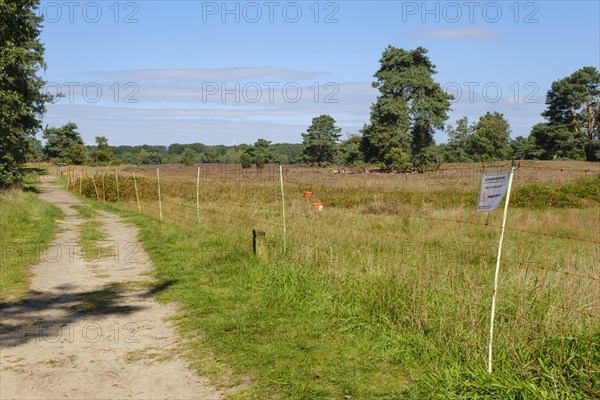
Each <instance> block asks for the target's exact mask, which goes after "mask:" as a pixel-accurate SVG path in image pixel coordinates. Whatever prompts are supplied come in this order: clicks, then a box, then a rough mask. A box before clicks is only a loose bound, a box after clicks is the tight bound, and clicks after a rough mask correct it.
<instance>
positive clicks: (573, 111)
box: [542, 67, 600, 161]
mask: <svg viewBox="0 0 600 400" xmlns="http://www.w3.org/2000/svg"><path fill="white" fill-rule="evenodd" d="M546 106H547V108H546V110H545V111H544V112H543V113H542V116H544V117H545V118H546V119H547V120H548V123H549V124H550V125H551V126H553V127H563V128H565V129H567V130H568V131H569V132H571V133H572V134H573V137H574V138H575V139H576V140H578V141H580V142H581V144H582V145H583V150H584V153H585V159H586V160H587V161H596V160H597V157H596V152H597V151H598V148H599V147H600V134H599V127H600V72H599V71H598V69H596V68H595V67H583V68H581V69H579V70H577V71H575V72H573V73H572V74H571V75H569V76H567V77H565V78H562V79H559V80H557V81H554V82H553V83H552V86H551V89H550V90H549V91H548V94H547V95H546ZM549 133H562V131H561V130H552V131H549ZM551 152H553V150H551Z"/></svg>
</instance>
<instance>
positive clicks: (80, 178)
mask: <svg viewBox="0 0 600 400" xmlns="http://www.w3.org/2000/svg"><path fill="white" fill-rule="evenodd" d="M81 182H83V169H82V170H81V171H79V195H80V196H81Z"/></svg>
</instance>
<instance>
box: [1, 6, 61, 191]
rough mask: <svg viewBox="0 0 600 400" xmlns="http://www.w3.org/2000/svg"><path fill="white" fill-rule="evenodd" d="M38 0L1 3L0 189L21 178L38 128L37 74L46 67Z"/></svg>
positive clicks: (43, 98) (41, 100) (42, 97)
mask: <svg viewBox="0 0 600 400" xmlns="http://www.w3.org/2000/svg"><path fill="white" fill-rule="evenodd" d="M38 4H39V1H38V0H12V1H0V38H1V40H0V126H1V127H2V140H0V188H2V187H8V186H11V185H13V184H15V183H18V182H19V181H20V180H21V179H22V175H21V173H20V165H21V164H22V163H24V162H25V161H26V156H27V152H28V150H29V144H30V138H31V137H33V136H34V135H35V133H36V132H37V130H38V129H40V128H41V119H42V116H43V114H44V112H45V110H46V109H45V103H47V102H49V101H51V100H52V99H53V97H52V96H51V95H48V94H46V93H43V87H44V85H45V83H46V82H45V81H44V80H43V79H42V78H40V77H39V76H38V75H37V74H38V72H39V71H40V70H42V69H44V68H46V64H45V62H44V47H43V45H42V44H41V42H40V41H39V35H40V29H41V22H42V18H41V17H40V16H38V15H36V12H35V10H36V8H37V7H38Z"/></svg>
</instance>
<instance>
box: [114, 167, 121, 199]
mask: <svg viewBox="0 0 600 400" xmlns="http://www.w3.org/2000/svg"><path fill="white" fill-rule="evenodd" d="M115 180H116V184H117V205H118V204H119V203H120V200H121V199H120V196H119V166H117V170H116V171H115Z"/></svg>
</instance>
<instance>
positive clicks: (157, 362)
mask: <svg viewBox="0 0 600 400" xmlns="http://www.w3.org/2000/svg"><path fill="white" fill-rule="evenodd" d="M40 196H41V198H42V199H44V200H46V201H48V202H50V203H52V204H54V205H56V206H58V207H60V208H61V209H62V210H63V211H64V213H65V214H66V218H65V219H64V220H63V221H60V226H61V229H60V231H59V233H58V234H57V236H56V237H55V240H54V241H53V243H52V245H51V246H50V248H49V249H48V250H47V251H45V252H43V253H40V254H39V263H38V264H37V265H35V266H34V267H33V269H32V273H33V277H32V282H31V290H32V292H31V295H30V296H29V298H27V299H26V300H24V301H21V302H18V303H14V304H8V305H7V306H6V307H4V308H2V309H1V310H0V318H1V319H0V327H1V330H0V398H1V399H203V400H208V399H220V398H222V393H220V392H219V391H217V390H215V389H214V388H212V387H211V386H210V385H209V384H208V382H207V380H206V379H204V378H201V377H198V376H196V375H195V373H194V372H193V371H191V370H190V368H189V366H188V364H187V363H186V361H185V357H184V356H183V353H182V352H183V351H184V350H183V345H182V343H180V341H179V339H178V336H177V334H176V331H175V329H174V327H173V324H172V323H171V322H170V321H169V320H168V319H169V317H171V316H172V315H174V313H175V309H174V307H173V306H169V305H165V304H160V303H157V302H156V301H155V300H154V297H153V296H154V295H155V294H156V293H157V292H159V291H160V290H163V289H164V285H163V286H162V287H161V286H157V285H156V284H154V283H153V282H152V280H151V278H150V276H149V271H151V270H152V264H151V262H150V260H149V258H148V255H147V254H146V253H145V252H144V251H143V249H142V247H141V245H140V244H139V242H138V240H137V229H136V228H135V227H134V226H132V225H129V224H127V223H125V222H124V221H123V220H122V219H121V218H120V217H118V216H116V215H114V214H111V213H107V212H100V215H99V216H98V217H97V220H98V221H100V222H101V223H102V228H101V230H102V231H104V232H105V233H106V235H107V237H106V240H104V241H102V242H100V243H98V246H97V247H91V248H89V249H83V248H81V246H80V245H79V244H78V243H77V242H78V239H79V235H80V228H79V224H81V223H82V222H83V220H82V219H81V218H80V217H79V213H78V212H77V211H76V210H74V209H73V208H71V206H72V205H74V204H81V202H80V201H79V200H78V199H77V198H76V197H75V196H73V195H71V194H69V193H67V192H65V191H64V190H63V189H62V188H60V187H57V186H55V185H52V184H50V183H47V182H46V183H42V185H41V193H40Z"/></svg>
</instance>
